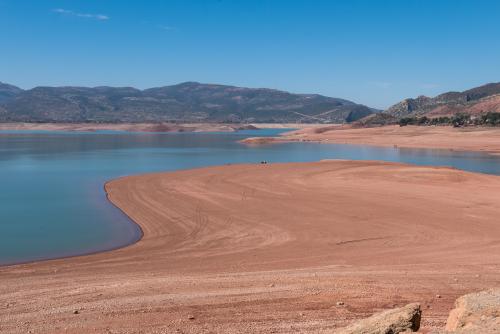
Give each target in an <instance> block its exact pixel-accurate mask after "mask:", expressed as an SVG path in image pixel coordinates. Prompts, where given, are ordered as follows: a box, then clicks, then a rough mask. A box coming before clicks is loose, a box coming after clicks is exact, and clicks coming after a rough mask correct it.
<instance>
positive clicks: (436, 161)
mask: <svg viewBox="0 0 500 334" xmlns="http://www.w3.org/2000/svg"><path fill="white" fill-rule="evenodd" d="M281 131H283V130H281ZM279 132H280V130H258V131H240V132H237V133H215V134H214V133H212V134H207V133H195V134H193V133H182V134H147V133H116V132H106V133H64V132H15V131H14V132H8V133H7V132H0V185H1V191H0V264H12V263H20V262H26V261H33V260H40V259H48V258H55V257H62V256H72V255H78V254H83V253H90V252H96V251H102V250H107V249H113V248H117V247H121V246H124V245H127V244H129V243H131V242H133V241H135V240H137V239H138V238H139V237H140V229H139V228H138V227H137V226H136V225H135V224H133V223H132V222H130V221H129V220H128V218H127V217H125V216H124V215H123V214H122V213H121V212H120V211H119V210H118V209H116V208H115V207H113V206H112V205H111V204H110V203H109V202H108V201H107V200H106V196H105V193H104V190H103V185H104V183H105V182H106V181H107V180H109V179H113V178H116V177H120V176H124V175H131V174H138V173H146V172H155V171H167V170H177V169H185V168H194V167H201V166H209V165H221V164H226V163H243V162H250V163H258V162H260V161H261V160H267V161H269V162H286V161H315V160H320V159H334V158H341V159H356V160H358V159H368V160H386V161H400V162H408V163H415V164H419V165H440V166H442V165H444V166H453V167H456V168H460V169H464V170H469V171H476V172H483V173H491V174H500V157H494V156H489V155H485V154H480V153H460V152H453V151H445V150H415V149H401V148H377V147H368V146H356V145H334V144H313V143H290V144H280V145H269V146H262V147H247V146H245V145H241V144H239V143H238V142H237V141H238V140H240V139H243V138H246V137H249V136H257V135H258V136H272V135H276V134H277V133H279ZM167 204H168V203H167Z"/></svg>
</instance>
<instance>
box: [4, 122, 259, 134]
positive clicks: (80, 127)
mask: <svg viewBox="0 0 500 334" xmlns="http://www.w3.org/2000/svg"><path fill="white" fill-rule="evenodd" d="M246 129H258V128H257V127H256V126H254V125H250V124H223V123H199V124H198V123H186V124H177V123H0V131H2V130H4V131H5V130H36V131H86V132H87V131H105V130H108V131H109V130H111V131H130V132H231V131H236V130H246Z"/></svg>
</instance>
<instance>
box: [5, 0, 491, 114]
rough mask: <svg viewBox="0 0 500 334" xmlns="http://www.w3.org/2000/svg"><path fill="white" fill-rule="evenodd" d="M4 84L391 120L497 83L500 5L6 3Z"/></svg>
mask: <svg viewBox="0 0 500 334" xmlns="http://www.w3.org/2000/svg"><path fill="white" fill-rule="evenodd" d="M0 81H3V82H8V83H11V84H15V85H18V86H20V87H22V88H31V87H34V86H38V85H51V86H59V85H81V86H100V85H111V86H134V87H138V88H148V87H154V86H162V85H170V84H175V83H179V82H183V81H199V82H205V83H221V84H230V85H238V86H246V87H269V88H277V89H283V90H288V91H292V92H299V93H320V94H324V95H328V96H334V97H341V98H346V99H350V100H353V101H356V102H360V103H364V104H367V105H369V106H372V107H378V108H384V107H387V106H389V105H391V104H393V103H395V102H398V101H399V100H401V99H403V98H405V97H413V96H417V95H420V94H425V95H431V96H432V95H436V94H439V93H441V92H445V91H449V90H463V89H467V88H470V87H474V86H478V85H481V84H484V83H487V82H497V81H500V1H499V0H469V1H466V0H399V1H395V0H378V1H377V0H365V1H361V0H344V1H341V0H338V1H335V0H329V1H321V0H314V1H312V0H310V1H305V0H304V1H293V0H288V1H284V0H283V1H280V0H273V1H271V0H269V1H264V0H262V1H258V0H247V1H238V0H232V1H230V0H218V1H215V0H214V1H209V0H205V1H203V0H199V1H194V0H193V1H190V0H179V1H168V0H164V1H152V0H150V1H131V0H127V1H125V0H123V1H118V0H106V1H104V0H102V1H97V0H96V1H92V0H81V1H76V0H75V1H50V0H46V1H35V0H33V1H27V0H25V1H23V0H0Z"/></svg>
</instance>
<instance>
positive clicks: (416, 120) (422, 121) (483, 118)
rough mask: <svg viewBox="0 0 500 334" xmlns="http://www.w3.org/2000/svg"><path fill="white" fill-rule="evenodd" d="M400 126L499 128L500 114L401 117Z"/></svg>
mask: <svg viewBox="0 0 500 334" xmlns="http://www.w3.org/2000/svg"><path fill="white" fill-rule="evenodd" d="M399 125H400V126H406V125H453V126H454V127H463V126H478V125H483V126H500V113H498V112H488V113H485V114H482V115H479V116H472V115H468V114H463V113H459V114H455V115H454V116H452V117H446V116H444V117H435V118H430V117H427V116H421V117H416V116H415V117H403V118H401V119H400V120H399Z"/></svg>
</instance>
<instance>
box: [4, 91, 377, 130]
mask: <svg viewBox="0 0 500 334" xmlns="http://www.w3.org/2000/svg"><path fill="white" fill-rule="evenodd" d="M375 111H376V110H373V109H371V108H368V107H366V106H364V105H360V104H356V103H354V102H351V101H347V100H343V99H338V98H331V97H326V96H321V95H317V94H292V93H288V92H284V91H278V90H273V89H265V88H259V89H253V88H242V87H234V86H223V85H214V84H201V83H196V82H186V83H182V84H178V85H173V86H165V87H159V88H151V89H145V90H139V89H135V88H131V87H119V88H117V87H94V88H87V87H36V88H33V89H30V90H22V89H19V88H17V87H14V86H12V85H7V84H3V83H0V121H1V122H7V121H19V122H165V121H180V122H270V123H289V122H303V123H344V122H352V121H355V120H357V119H359V118H361V117H364V116H366V115H369V114H371V113H373V112H375Z"/></svg>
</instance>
